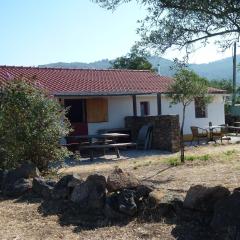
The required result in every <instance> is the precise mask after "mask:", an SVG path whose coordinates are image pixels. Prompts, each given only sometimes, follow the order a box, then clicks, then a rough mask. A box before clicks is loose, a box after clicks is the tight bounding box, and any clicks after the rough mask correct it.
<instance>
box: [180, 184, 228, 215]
mask: <svg viewBox="0 0 240 240" xmlns="http://www.w3.org/2000/svg"><path fill="white" fill-rule="evenodd" d="M229 195H230V191H229V190H228V189H227V188H225V187H223V186H216V187H205V186H202V185H196V186H193V187H190V189H189V190H188V192H187V195H186V198H185V200H184V202H183V206H184V207H185V208H189V209H193V210H198V211H205V212H213V209H214V205H215V203H216V202H217V201H219V200H221V199H223V198H225V197H227V196H229Z"/></svg>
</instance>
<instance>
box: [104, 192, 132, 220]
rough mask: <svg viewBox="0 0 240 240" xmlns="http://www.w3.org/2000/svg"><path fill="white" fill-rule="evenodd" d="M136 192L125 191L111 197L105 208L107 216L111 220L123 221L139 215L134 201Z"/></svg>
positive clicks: (108, 198)
mask: <svg viewBox="0 0 240 240" xmlns="http://www.w3.org/2000/svg"><path fill="white" fill-rule="evenodd" d="M134 196H135V191H133V190H129V189H124V190H122V191H120V192H115V193H112V194H111V195H109V196H108V197H107V199H106V205H105V208H104V213H105V215H106V216H107V217H108V218H110V219H116V220H122V219H124V218H126V217H132V216H134V215H135V214H136V213H137V204H136V203H135V200H134Z"/></svg>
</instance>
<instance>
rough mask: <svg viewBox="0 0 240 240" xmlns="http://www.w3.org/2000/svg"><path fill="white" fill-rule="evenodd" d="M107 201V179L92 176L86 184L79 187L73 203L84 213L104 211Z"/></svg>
mask: <svg viewBox="0 0 240 240" xmlns="http://www.w3.org/2000/svg"><path fill="white" fill-rule="evenodd" d="M105 199H106V179H105V177H104V176H101V175H97V174H95V175H90V176H88V178H87V179H86V181H85V182H83V183H81V184H79V185H77V186H76V187H75V188H74V189H73V192H72V195H71V201H72V202H74V203H76V204H78V206H79V208H80V209H81V210H82V211H89V210H103V208H104V205H105Z"/></svg>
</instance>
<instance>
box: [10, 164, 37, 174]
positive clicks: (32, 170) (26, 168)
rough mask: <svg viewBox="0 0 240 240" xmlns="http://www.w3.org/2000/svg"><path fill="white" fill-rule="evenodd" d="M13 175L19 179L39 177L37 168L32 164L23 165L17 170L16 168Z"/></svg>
mask: <svg viewBox="0 0 240 240" xmlns="http://www.w3.org/2000/svg"><path fill="white" fill-rule="evenodd" d="M14 171H15V174H16V175H17V176H19V177H21V178H34V177H40V172H39V170H38V168H37V167H36V166H35V165H34V164H33V163H23V164H22V165H21V166H20V167H19V168H16V169H15V170H14Z"/></svg>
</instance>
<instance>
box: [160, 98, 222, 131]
mask: <svg viewBox="0 0 240 240" xmlns="http://www.w3.org/2000/svg"><path fill="white" fill-rule="evenodd" d="M162 114H163V115H164V114H179V116H180V122H181V121H182V106H181V105H180V104H177V105H172V106H170V104H169V99H167V98H166V96H164V95H162ZM209 122H212V124H213V125H219V124H223V123H225V116H224V102H223V97H222V95H215V96H214V98H213V101H212V102H211V103H210V104H208V106H207V118H195V107H194V103H191V104H190V105H189V106H188V107H187V109H186V118H185V126H184V134H190V133H191V130H190V126H198V127H202V128H206V127H207V126H208V123H209Z"/></svg>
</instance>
